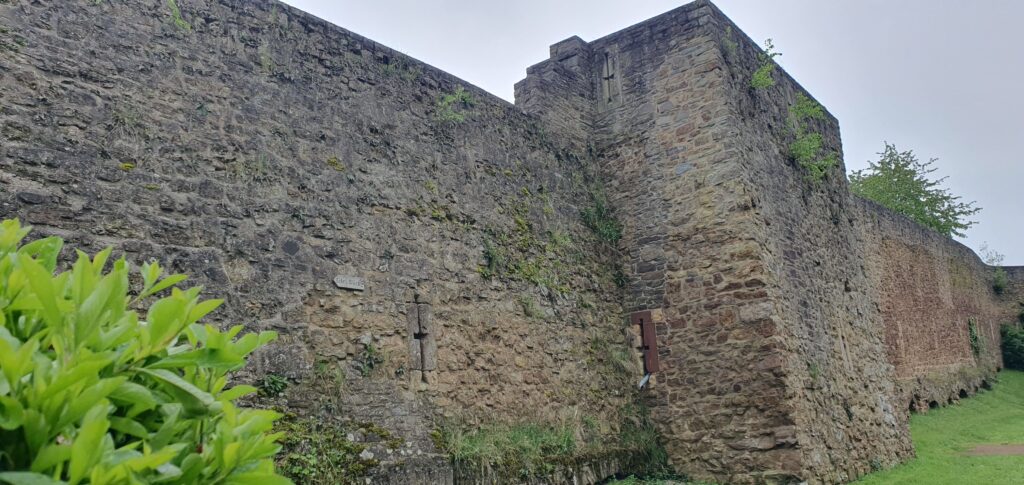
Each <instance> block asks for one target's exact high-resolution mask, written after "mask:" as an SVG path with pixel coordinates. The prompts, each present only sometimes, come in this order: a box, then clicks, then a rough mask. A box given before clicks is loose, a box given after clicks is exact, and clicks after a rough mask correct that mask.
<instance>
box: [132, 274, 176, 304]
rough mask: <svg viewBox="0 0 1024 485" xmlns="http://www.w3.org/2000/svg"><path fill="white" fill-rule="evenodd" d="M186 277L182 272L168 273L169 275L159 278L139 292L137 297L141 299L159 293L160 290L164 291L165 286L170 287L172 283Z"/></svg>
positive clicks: (174, 283)
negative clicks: (156, 281)
mask: <svg viewBox="0 0 1024 485" xmlns="http://www.w3.org/2000/svg"><path fill="white" fill-rule="evenodd" d="M187 278H188V276H185V275H183V274H175V275H170V276H168V277H166V278H164V279H162V280H160V281H159V282H158V283H156V284H154V285H153V286H152V287H150V288H148V289H147V290H146V291H143V292H142V293H141V294H139V299H140V300H142V299H144V298H147V297H149V296H152V295H155V294H157V293H160V292H161V291H164V290H166V289H167V288H170V287H172V286H174V285H176V284H178V283H181V282H182V281H185V280H186V279H187Z"/></svg>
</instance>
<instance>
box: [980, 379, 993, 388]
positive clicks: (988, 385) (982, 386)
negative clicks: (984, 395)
mask: <svg viewBox="0 0 1024 485" xmlns="http://www.w3.org/2000/svg"><path fill="white" fill-rule="evenodd" d="M981 388H982V389H984V390H986V391H987V390H989V389H992V384H989V383H988V379H985V380H983V381H981Z"/></svg>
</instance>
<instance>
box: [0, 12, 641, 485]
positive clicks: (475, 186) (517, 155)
mask: <svg viewBox="0 0 1024 485" xmlns="http://www.w3.org/2000/svg"><path fill="white" fill-rule="evenodd" d="M168 5H169V4H168V3H167V2H165V1H163V0H148V1H144V0H132V1H118V2H92V1H84V0H83V1H74V2H66V1H31V2H30V1H23V0H15V1H13V2H2V4H0V41H2V48H0V217H4V218H8V217H20V218H21V219H22V220H23V221H24V222H25V223H27V224H30V225H32V226H34V228H35V232H34V235H35V236H44V235H58V236H62V237H64V238H65V239H66V240H67V241H68V243H69V245H68V247H69V249H68V251H70V248H74V247H78V248H81V249H83V250H86V251H88V252H95V251H98V250H99V249H101V248H103V247H105V246H113V247H114V248H115V251H116V254H123V255H125V256H126V257H127V258H128V259H129V260H130V261H132V262H134V263H141V262H143V261H147V260H151V259H156V260H159V261H160V262H161V263H162V264H164V265H166V266H167V267H169V268H171V269H172V270H173V271H181V272H185V273H188V274H189V275H191V276H192V278H191V279H190V281H191V283H192V284H198V285H203V286H205V287H206V295H207V296H208V297H219V298H224V299H225V300H226V305H225V306H224V307H223V308H222V309H220V310H218V312H216V313H215V314H214V315H213V318H214V319H215V320H217V321H218V322H223V323H224V324H237V323H241V324H244V325H245V327H246V330H247V331H257V330H267V329H273V330H277V331H278V332H280V334H281V339H280V340H279V341H278V342H277V343H275V344H274V345H273V346H272V347H270V348H268V349H265V350H266V351H265V352H263V353H261V354H260V355H258V356H257V357H256V358H255V359H254V362H252V365H251V366H250V368H249V369H248V370H247V371H248V372H247V375H245V376H242V379H243V380H250V381H253V382H260V379H261V376H266V375H274V376H277V377H280V378H283V379H285V380H286V381H287V383H288V389H287V390H286V391H285V392H284V393H283V396H280V397H277V398H274V399H273V401H274V404H277V405H281V406H284V407H286V408H287V409H289V410H291V411H295V412H298V413H300V414H309V415H316V416H321V417H324V418H344V419H354V420H357V421H360V422H370V423H373V424H375V425H378V426H380V427H382V428H384V429H386V430H387V431H389V432H391V433H392V434H393V435H395V436H397V437H400V438H402V439H403V440H404V444H403V445H402V447H401V449H400V450H394V452H393V454H389V455H385V453H386V452H385V451H384V450H379V449H377V450H376V451H377V454H378V457H384V458H387V459H388V460H390V461H394V462H401V461H403V460H405V459H406V457H422V456H426V455H431V456H434V455H433V454H434V453H435V452H436V450H435V448H434V443H433V441H432V440H431V432H432V431H433V430H434V429H435V427H436V426H437V424H438V423H439V422H440V421H442V420H443V419H445V418H457V419H459V420H461V421H464V422H467V423H474V422H476V423H480V422H486V421H503V420H513V419H514V420H533V421H543V420H555V421H557V420H559V419H561V418H564V416H562V415H563V414H569V415H575V416H576V417H579V416H588V417H590V418H592V420H593V422H595V423H599V424H600V426H599V428H600V429H599V430H598V432H600V433H603V434H607V435H610V436H614V435H615V433H616V432H617V431H616V426H617V424H618V421H617V419H618V412H619V409H620V407H622V406H624V405H626V404H628V403H630V402H632V397H631V396H632V391H631V389H633V388H634V387H635V382H636V380H637V379H639V377H640V374H639V371H635V372H631V371H629V369H630V368H631V367H630V365H633V363H632V362H631V361H629V362H625V366H623V363H622V362H616V361H614V358H613V357H612V356H614V355H621V354H625V355H627V356H628V354H626V352H627V347H626V345H627V340H626V336H625V334H624V333H623V329H624V318H625V317H624V314H623V312H622V309H621V307H620V303H619V302H620V301H621V298H620V297H619V294H620V291H621V290H620V288H619V285H618V284H617V283H616V275H617V274H618V272H619V266H618V263H617V256H616V253H615V251H614V250H612V249H610V248H609V245H608V244H607V243H605V242H603V241H600V240H598V239H597V238H596V237H595V236H594V234H593V232H592V231H591V230H590V229H588V228H586V227H584V226H583V224H582V223H581V220H580V212H581V210H582V209H583V208H584V207H585V206H586V205H587V204H590V203H591V197H590V195H589V194H590V193H591V192H593V191H595V190H598V188H597V186H596V185H595V181H596V178H595V177H592V176H591V175H590V169H589V167H588V164H587V159H586V156H587V155H586V153H580V152H579V151H577V150H575V149H573V148H572V147H569V146H567V145H565V144H560V143H558V139H557V137H555V136H554V135H552V134H548V133H545V131H544V129H543V128H542V126H541V125H540V123H539V122H538V120H537V119H535V118H532V117H530V116H527V115H525V114H523V113H522V112H521V111H520V110H518V109H516V108H515V107H513V106H511V105H510V104H508V103H506V102H504V101H502V100H500V99H498V98H496V97H494V96H492V95H490V94H488V93H486V92H483V91H481V90H479V89H477V88H475V87H473V86H471V85H470V84H468V83H466V82H464V81H462V80H460V79H458V78H456V77H454V76H451V75H449V74H446V73H444V72H441V71H439V70H437V69H435V68H432V67H430V66H428V65H425V64H423V63H421V62H419V61H416V60H414V59H411V58H409V57H407V56H405V55H402V54H400V53H398V52H396V51H393V50H391V49H389V48H387V47H384V46H381V45H379V44H377V43H375V42H373V41H371V40H368V39H365V38H362V37H360V36H358V35H355V34H352V33H350V32H348V31H346V30H344V29H341V28H339V27H336V26H334V25H331V24H329V23H327V22H324V21H322V20H319V19H317V18H315V17H313V16H311V15H309V14H306V13H304V12H301V11H299V10H296V9H294V8H291V7H288V6H286V5H284V4H282V3H279V2H276V1H269V0H257V1H250V0H179V1H178V2H177V5H179V6H180V12H181V18H180V19H176V18H175V15H174V13H173V11H172V10H171V9H170V8H169V7H168ZM176 20H181V22H177V21H176ZM64 256H65V258H64V259H65V260H68V258H67V256H69V255H68V254H66V255H64ZM623 367H625V369H626V371H625V372H626V374H625V375H624V374H623V371H622V370H621V369H622V368H623ZM570 417H571V416H570ZM409 459H410V460H411V459H412V458H409ZM417 459H420V458H417ZM439 459H441V460H443V458H439ZM386 461H387V460H386ZM413 468H415V467H413ZM421 468H422V469H423V470H428V469H429V468H430V466H426V465H422V466H421ZM443 468H444V467H441V471H437V472H436V473H440V475H436V473H435V471H431V472H430V473H431V474H432V475H430V476H426V477H421V479H422V480H423V481H424V482H425V483H434V482H433V480H434V479H435V478H436V476H444V475H445V474H446V473H447V474H448V475H450V473H451V472H450V470H449V471H448V472H445V471H444V470H443ZM413 479H415V478H409V477H405V478H403V479H402V480H413ZM402 480H399V481H402Z"/></svg>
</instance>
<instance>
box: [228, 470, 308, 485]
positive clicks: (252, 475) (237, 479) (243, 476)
mask: <svg viewBox="0 0 1024 485" xmlns="http://www.w3.org/2000/svg"><path fill="white" fill-rule="evenodd" d="M224 484H225V485H293V484H292V481H291V480H289V479H287V478H285V477H282V476H280V475H277V474H275V473H273V472H246V473H236V474H233V475H231V476H229V477H227V478H226V479H225V480H224Z"/></svg>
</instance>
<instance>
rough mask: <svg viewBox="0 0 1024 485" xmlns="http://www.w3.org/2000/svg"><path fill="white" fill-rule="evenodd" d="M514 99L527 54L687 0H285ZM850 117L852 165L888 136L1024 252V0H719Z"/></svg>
mask: <svg viewBox="0 0 1024 485" xmlns="http://www.w3.org/2000/svg"><path fill="white" fill-rule="evenodd" d="M286 1H287V3H290V4H292V5H294V6H296V7H299V8H301V9H303V10H306V11H307V12H310V13H312V14H314V15H317V16H319V17H322V18H324V19H327V20H329V21H331V22H333V23H335V24H338V25H340V26H342V27H344V28H346V29H349V30H352V31H354V32H356V33H359V34H361V35H364V36H366V37H369V38H371V39H374V40H376V41H378V42H380V43H382V44H385V45H387V46H389V47H392V48H394V49H397V50H399V51H402V52H405V53H407V54H409V55H411V56H413V57H415V58H417V59H420V60H422V61H424V62H427V63H429V64H432V65H434V66H436V67H438V68H441V69H444V70H445V71H448V72H450V73H452V74H455V75H457V76H459V77H461V78H463V79H465V80H466V81H468V82H471V83H473V84H476V85H477V86H480V87H481V88H484V89H486V90H488V91H490V92H492V93H494V94H496V95H498V96H501V97H503V98H505V99H508V100H510V101H511V100H512V85H513V84H514V83H515V82H516V81H518V80H520V79H522V78H523V77H524V76H525V73H526V67H527V66H529V65H531V64H534V63H536V62H539V61H541V60H544V59H546V58H547V56H548V46H549V45H550V44H553V43H555V42H557V41H559V40H562V39H565V38H567V37H570V36H572V35H579V36H580V37H582V38H583V39H584V40H587V41H589V40H593V39H596V38H599V37H602V36H604V35H606V34H610V33H612V32H614V31H617V30H619V29H622V28H624V27H627V26H629V25H632V24H634V23H637V22H640V21H642V20H644V19H647V18H650V17H653V16H655V15H657V14H659V13H662V12H665V11H668V10H670V9H672V8H675V7H677V6H679V5H682V4H683V3H686V0H676V1H668V0H643V1H641V2H621V1H614V2H613V1H609V0H562V1H554V0H518V1H515V2H493V1H482V0H440V1H423V0H374V1H372V2H371V1H366V0H362V1H355V0H341V1H337V0H286ZM715 3H716V5H718V7H719V8H721V9H722V10H723V11H724V12H725V13H726V15H728V16H729V17H730V18H732V19H733V21H735V22H736V23H737V24H738V25H739V26H740V28H741V29H742V30H743V31H744V32H746V33H747V34H748V35H749V36H750V37H752V38H753V39H755V40H758V41H761V40H763V39H765V38H767V37H771V38H772V39H773V40H774V41H775V46H776V48H777V50H778V51H780V52H782V53H783V56H782V57H781V58H778V60H779V62H780V63H781V64H782V66H783V67H784V68H785V69H786V70H787V71H788V72H789V73H791V74H792V75H793V76H794V77H795V78H796V79H797V80H798V81H800V83H801V84H802V85H803V86H804V87H805V88H807V90H809V91H810V92H811V93H813V94H814V96H815V97H816V98H818V100H819V101H821V102H822V104H824V105H825V106H826V107H827V108H828V109H829V111H831V112H832V114H834V115H835V116H836V117H837V118H839V121H840V124H841V126H842V130H843V145H844V151H845V156H846V157H845V158H846V166H847V169H848V170H856V169H860V168H864V167H866V166H867V160H869V159H875V158H876V156H875V154H876V153H877V152H879V151H881V149H882V147H883V142H884V141H889V142H890V143H895V144H896V146H897V147H898V148H900V149H901V150H906V149H913V150H914V152H915V153H916V154H917V155H918V158H920V159H928V158H938V159H939V161H938V162H937V163H936V166H937V167H938V169H939V170H938V172H936V174H935V175H939V176H949V180H948V181H947V186H948V187H950V188H951V189H952V190H953V191H954V193H956V194H959V195H962V196H963V197H964V199H965V200H976V201H977V202H978V205H979V206H981V207H982V208H984V210H983V211H982V212H981V213H980V214H979V215H978V216H976V220H977V221H978V222H979V224H978V225H977V226H975V227H974V228H972V229H970V230H969V231H968V234H967V235H968V238H967V239H966V241H964V242H966V243H967V244H968V245H969V246H971V247H972V248H975V249H977V248H978V247H979V246H980V245H981V244H982V243H983V242H985V241H988V243H989V245H990V246H991V247H992V248H993V249H995V250H997V251H999V252H1001V253H1004V254H1005V255H1006V261H1005V263H1004V264H1010V265H1024V220H1022V219H1024V218H1022V217H1021V210H1022V209H1024V163H1022V162H1024V160H1022V158H1024V92H1022V90H1024V47H1022V44H1021V42H1020V29H1021V26H1022V25H1024V1H1021V0H988V1H974V2H963V1H949V0H900V1H896V0H857V1H853V0H845V1H838V0H829V1H823V0H775V1H771V2H767V1H758V0H718V1H716V2H715Z"/></svg>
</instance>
